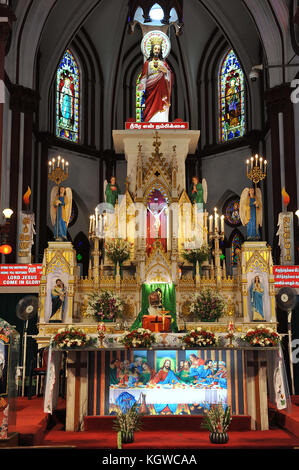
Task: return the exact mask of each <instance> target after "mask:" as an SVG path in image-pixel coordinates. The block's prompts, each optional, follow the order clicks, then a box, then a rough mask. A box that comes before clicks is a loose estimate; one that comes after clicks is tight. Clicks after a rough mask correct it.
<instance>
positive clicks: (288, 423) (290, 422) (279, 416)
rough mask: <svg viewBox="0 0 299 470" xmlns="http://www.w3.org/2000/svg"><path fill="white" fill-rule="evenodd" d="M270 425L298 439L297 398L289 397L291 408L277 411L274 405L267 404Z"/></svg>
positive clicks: (298, 417)
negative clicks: (270, 416)
mask: <svg viewBox="0 0 299 470" xmlns="http://www.w3.org/2000/svg"><path fill="white" fill-rule="evenodd" d="M269 411H270V414H271V415H272V423H273V424H274V425H276V426H278V427H280V428H283V429H285V430H286V431H288V432H290V433H292V434H293V435H294V436H296V437H298V438H299V396H298V395H293V396H292V397H291V407H289V408H287V409H286V410H278V409H277V408H276V406H275V405H273V404H271V403H270V404H269Z"/></svg>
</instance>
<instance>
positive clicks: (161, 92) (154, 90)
mask: <svg viewBox="0 0 299 470" xmlns="http://www.w3.org/2000/svg"><path fill="white" fill-rule="evenodd" d="M172 81H173V74H172V72H171V70H170V68H169V65H168V64H167V62H166V61H165V60H163V55H162V39H161V38H157V37H154V38H153V39H152V41H151V51H150V55H149V58H148V59H147V60H146V61H145V63H144V65H143V70H142V73H141V77H140V82H139V85H138V90H139V91H144V92H145V108H144V110H143V122H168V115H169V107H170V96H171V89H172Z"/></svg>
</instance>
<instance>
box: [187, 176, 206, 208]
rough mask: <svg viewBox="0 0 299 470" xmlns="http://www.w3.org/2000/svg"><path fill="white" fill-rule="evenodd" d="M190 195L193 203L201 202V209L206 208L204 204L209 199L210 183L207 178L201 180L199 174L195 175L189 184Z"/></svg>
mask: <svg viewBox="0 0 299 470" xmlns="http://www.w3.org/2000/svg"><path fill="white" fill-rule="evenodd" d="M188 196H189V198H190V201H191V202H192V204H200V206H198V207H199V208H200V209H204V205H205V204H206V202H207V199H208V185H207V181H206V179H205V178H203V180H202V182H201V183H200V182H199V178H198V176H193V178H192V183H191V184H190V186H189V191H188Z"/></svg>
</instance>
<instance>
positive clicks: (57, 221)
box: [50, 186, 72, 241]
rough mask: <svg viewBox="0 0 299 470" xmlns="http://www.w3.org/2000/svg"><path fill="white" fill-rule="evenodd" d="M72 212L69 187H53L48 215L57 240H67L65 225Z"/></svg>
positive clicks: (66, 225)
mask: <svg viewBox="0 0 299 470" xmlns="http://www.w3.org/2000/svg"><path fill="white" fill-rule="evenodd" d="M71 212H72V190H71V188H64V187H63V186H60V187H55V186H54V187H53V189H52V191H51V202H50V215H51V222H52V224H53V225H54V237H55V239H56V240H57V241H60V240H63V241H67V227H68V224H69V221H70V217H71Z"/></svg>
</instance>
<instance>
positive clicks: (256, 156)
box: [255, 153, 258, 166]
mask: <svg viewBox="0 0 299 470" xmlns="http://www.w3.org/2000/svg"><path fill="white" fill-rule="evenodd" d="M257 160H258V155H257V153H256V154H255V166H257Z"/></svg>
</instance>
